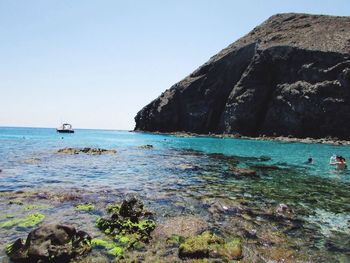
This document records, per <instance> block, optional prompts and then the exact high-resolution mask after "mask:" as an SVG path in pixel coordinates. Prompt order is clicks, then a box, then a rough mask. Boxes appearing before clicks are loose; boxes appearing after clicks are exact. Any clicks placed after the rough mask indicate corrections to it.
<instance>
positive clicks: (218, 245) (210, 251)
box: [179, 231, 242, 261]
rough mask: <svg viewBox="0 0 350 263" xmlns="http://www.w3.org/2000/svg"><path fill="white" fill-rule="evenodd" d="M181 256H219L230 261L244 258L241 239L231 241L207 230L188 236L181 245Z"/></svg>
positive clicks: (199, 257)
mask: <svg viewBox="0 0 350 263" xmlns="http://www.w3.org/2000/svg"><path fill="white" fill-rule="evenodd" d="M179 257H180V258H198V259H201V258H219V259H221V260H222V261H229V260H234V259H240V258H242V247H241V241H240V239H234V240H232V241H230V242H225V240H224V239H223V238H221V237H219V236H217V235H215V234H212V233H210V232H209V231H205V232H203V233H202V234H200V235H197V236H194V237H188V238H186V239H185V240H184V241H183V242H182V243H181V244H180V247H179Z"/></svg>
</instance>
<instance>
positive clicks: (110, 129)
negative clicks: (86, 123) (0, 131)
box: [0, 125, 134, 132]
mask: <svg viewBox="0 0 350 263" xmlns="http://www.w3.org/2000/svg"><path fill="white" fill-rule="evenodd" d="M0 128H28V129H56V127H42V126H40V127H36V126H7V125H0ZM74 129H75V130H106V131H127V132H130V131H134V130H133V129H131V130H128V129H125V130H124V129H113V128H74Z"/></svg>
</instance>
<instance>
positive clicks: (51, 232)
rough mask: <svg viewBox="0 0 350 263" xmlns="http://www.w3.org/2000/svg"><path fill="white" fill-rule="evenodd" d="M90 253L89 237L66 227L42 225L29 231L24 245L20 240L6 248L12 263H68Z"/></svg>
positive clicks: (82, 232)
mask: <svg viewBox="0 0 350 263" xmlns="http://www.w3.org/2000/svg"><path fill="white" fill-rule="evenodd" d="M90 251H91V237H90V236H89V235H88V234H87V233H86V232H84V231H78V232H77V231H76V230H75V228H74V227H71V226H66V225H50V224H49V225H43V226H42V227H39V228H37V229H35V230H33V231H31V232H30V233H29V235H28V237H27V240H26V242H25V243H24V242H23V241H22V239H21V238H19V239H17V240H16V241H15V242H14V243H13V244H12V245H8V246H7V248H6V254H7V255H8V256H9V257H10V259H11V260H12V261H13V262H53V263H68V262H70V261H71V259H73V258H80V257H83V256H85V255H86V254H87V253H88V252H90Z"/></svg>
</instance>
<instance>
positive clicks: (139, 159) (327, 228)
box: [0, 127, 350, 262]
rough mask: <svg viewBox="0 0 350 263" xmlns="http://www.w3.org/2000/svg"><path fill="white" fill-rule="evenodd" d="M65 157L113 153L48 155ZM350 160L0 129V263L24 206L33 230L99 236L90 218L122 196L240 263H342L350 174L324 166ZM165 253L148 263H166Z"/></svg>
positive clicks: (347, 256) (197, 142)
mask: <svg viewBox="0 0 350 263" xmlns="http://www.w3.org/2000/svg"><path fill="white" fill-rule="evenodd" d="M66 147H74V148H84V147H91V148H103V149H113V150H116V153H115V154H101V155H89V154H84V153H79V154H73V155H71V154H61V153H58V152H57V151H58V150H59V149H62V148H66ZM349 150H350V148H349V146H334V145H326V144H305V143H295V142H294V143H283V142H277V141H268V140H250V139H235V138H213V137H202V136H201V137H180V136H173V135H160V134H152V133H142V132H132V131H131V132H129V131H117V130H92V129H76V130H75V133H74V134H61V133H57V132H56V130H55V129H52V128H13V127H0V169H1V172H0V209H1V214H0V249H1V252H0V262H9V261H8V258H7V256H6V254H5V246H6V244H8V243H9V242H13V241H14V240H15V239H17V238H19V237H22V238H25V237H26V235H27V234H28V233H29V232H30V230H32V229H33V228H35V227H36V226H35V227H34V226H32V227H27V228H25V227H24V228H23V227H22V228H21V227H18V226H16V225H13V226H11V227H8V226H6V224H4V223H6V222H7V221H9V218H10V219H11V218H21V217H25V216H26V215H28V214H29V213H33V211H31V209H30V206H28V204H32V208H34V209H35V205H37V204H39V205H37V207H36V212H40V213H42V214H44V215H45V219H44V220H43V221H42V222H41V223H40V224H43V223H60V224H73V225H74V226H76V227H78V228H81V229H83V230H85V231H87V232H89V233H91V234H92V235H97V236H98V235H100V234H99V232H98V229H96V227H95V224H94V222H95V220H96V217H98V216H101V215H102V214H103V207H104V206H105V205H106V204H107V203H110V202H118V201H120V200H122V199H123V197H124V196H125V195H126V194H128V193H133V194H136V195H138V196H140V197H141V198H142V200H143V201H144V203H145V206H147V207H148V208H149V209H151V210H153V211H155V218H156V221H157V223H158V224H159V225H162V224H166V222H167V220H169V219H172V218H177V217H184V216H191V217H194V218H197V219H199V220H202V221H203V222H205V224H206V225H207V229H210V230H212V231H214V232H216V233H218V234H220V235H222V236H224V237H230V236H238V237H240V238H241V239H242V244H243V251H244V252H243V254H244V258H243V260H246V261H243V262H254V260H255V262H350V167H348V168H346V169H341V170H339V169H336V167H334V166H330V165H329V159H330V157H331V156H332V155H333V154H337V155H342V156H343V157H345V159H346V160H350V151H349ZM309 157H312V159H313V162H312V163H311V164H309V163H307V162H306V161H307V159H308V158H309ZM239 171H241V172H239ZM247 171H248V172H247ZM252 171H253V172H252ZM77 203H93V204H94V205H95V207H96V211H95V212H92V213H91V212H90V213H81V212H78V211H76V209H74V207H75V205H76V204H77ZM24 207H26V208H28V207H29V209H26V208H24ZM189 218H190V217H189ZM4 225H5V226H6V227H1V226H4ZM158 251H163V252H164V251H167V248H166V247H160V248H158V249H157V253H158ZM171 251H173V250H171ZM101 253H102V254H103V252H101ZM157 253H155V254H157ZM171 253H172V252H169V251H168V253H165V252H164V253H163V254H162V253H160V252H159V253H158V254H157V255H158V257H159V258H160V260H161V261H164V262H167V261H169V262H171V260H173V258H171V257H170V256H169V255H170V254H171ZM173 253H175V252H173ZM107 257H108V256H107ZM149 260H150V261H151V259H149ZM259 260H260V261H259ZM145 261H146V262H147V259H145Z"/></svg>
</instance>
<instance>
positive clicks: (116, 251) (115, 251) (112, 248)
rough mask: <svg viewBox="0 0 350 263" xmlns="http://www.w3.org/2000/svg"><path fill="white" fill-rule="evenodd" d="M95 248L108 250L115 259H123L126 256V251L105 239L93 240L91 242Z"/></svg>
mask: <svg viewBox="0 0 350 263" xmlns="http://www.w3.org/2000/svg"><path fill="white" fill-rule="evenodd" d="M91 244H92V246H93V247H103V248H104V249H106V250H107V253H108V254H110V255H113V256H115V257H122V256H123V254H124V249H123V248H121V247H119V246H117V245H116V244H115V243H114V242H108V241H106V240H103V239H99V238H93V239H92V240H91Z"/></svg>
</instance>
